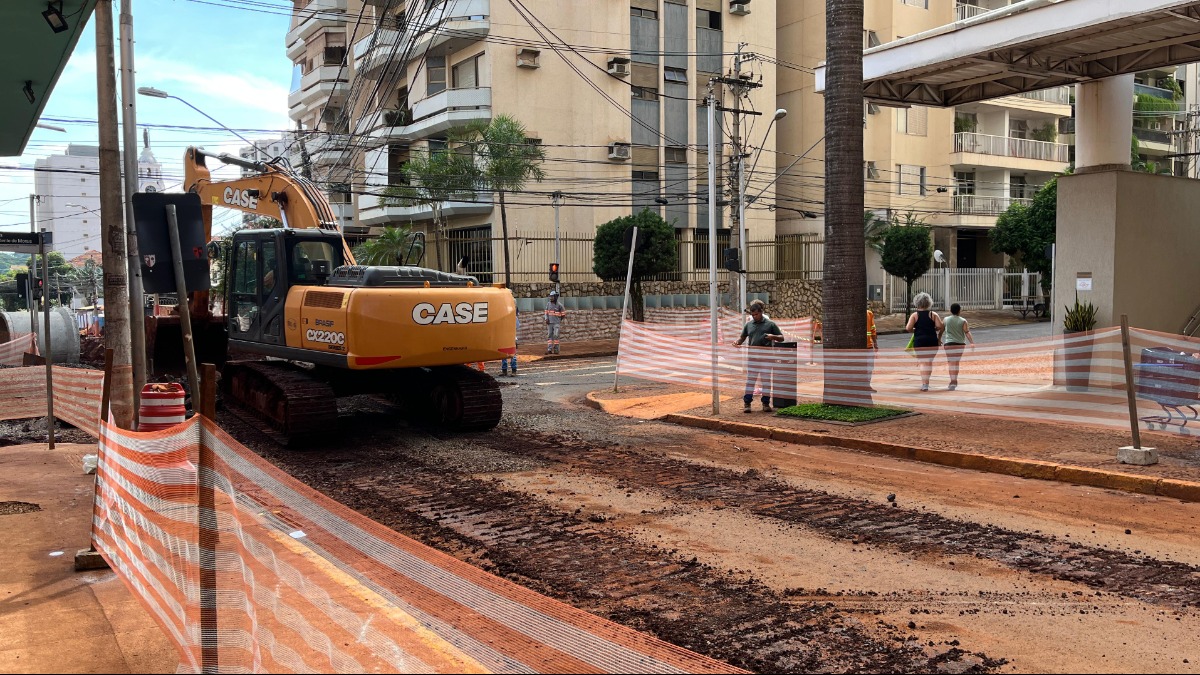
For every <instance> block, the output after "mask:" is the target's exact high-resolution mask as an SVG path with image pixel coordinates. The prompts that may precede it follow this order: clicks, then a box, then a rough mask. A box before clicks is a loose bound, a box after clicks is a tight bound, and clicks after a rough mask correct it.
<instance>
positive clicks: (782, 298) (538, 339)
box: [512, 280, 821, 345]
mask: <svg viewBox="0 0 1200 675" xmlns="http://www.w3.org/2000/svg"><path fill="white" fill-rule="evenodd" d="M553 289H554V284H550V283H544V284H542V283H538V284H513V286H512V291H513V295H514V296H516V297H518V298H545V297H546V296H548V295H549V294H550V291H551V290H553ZM718 289H719V292H720V293H722V294H725V293H728V292H729V284H727V283H722V284H719V285H718ZM749 291H750V292H751V293H766V294H768V297H770V302H769V303H768V305H767V313H769V314H770V315H771V316H772V317H774V318H779V319H800V318H804V317H809V316H811V317H820V316H821V282H820V281H808V280H787V281H752V282H750V288H749ZM559 292H560V293H561V294H562V295H563V297H571V296H573V297H587V296H614V295H624V294H625V283H624V282H621V281H609V282H599V281H598V282H594V283H565V284H561V286H560V290H559ZM642 293H643V294H644V295H689V294H695V295H704V294H707V293H708V282H707V281H648V282H645V283H643V284H642ZM708 312H709V310H708V308H707V307H695V308H691V307H689V308H661V309H658V308H653V307H648V308H646V317H647V319H649V320H651V321H653V320H655V319H656V318H665V317H666V316H669V315H678V314H681V313H685V314H686V313H691V314H696V315H697V316H707V315H708ZM526 314H527V313H526ZM526 314H522V316H521V330H520V332H519V333H518V339H519V340H520V342H521V344H524V345H534V344H544V343H545V341H546V324H545V321H544V320H543V318H542V316H541V315H540V314H538V315H535V316H527V315H526ZM620 320H621V310H619V309H591V310H573V311H572V310H568V311H567V320H566V321H565V322H564V324H563V329H562V335H561V339H562V341H563V342H581V341H585V340H610V339H616V338H617V336H618V332H619V329H620Z"/></svg>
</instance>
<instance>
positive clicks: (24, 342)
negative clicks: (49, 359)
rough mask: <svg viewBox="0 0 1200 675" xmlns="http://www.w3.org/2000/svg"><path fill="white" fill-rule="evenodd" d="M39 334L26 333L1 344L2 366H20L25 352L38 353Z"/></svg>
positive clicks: (0, 361)
mask: <svg viewBox="0 0 1200 675" xmlns="http://www.w3.org/2000/svg"><path fill="white" fill-rule="evenodd" d="M37 353H38V346H37V336H35V335H34V334H32V333H25V334H23V335H21V336H19V337H16V338H13V339H12V340H10V341H8V342H5V343H2V344H0V366H20V365H22V364H23V363H24V356H25V354H37Z"/></svg>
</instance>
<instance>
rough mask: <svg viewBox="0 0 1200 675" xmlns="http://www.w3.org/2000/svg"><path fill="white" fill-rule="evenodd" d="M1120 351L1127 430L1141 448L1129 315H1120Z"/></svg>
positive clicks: (1138, 447) (1136, 447)
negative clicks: (1123, 362) (1123, 370)
mask: <svg viewBox="0 0 1200 675" xmlns="http://www.w3.org/2000/svg"><path fill="white" fill-rule="evenodd" d="M1121 352H1122V354H1123V355H1124V357H1125V394H1126V398H1127V399H1128V401H1129V430H1130V431H1131V432H1133V447H1134V449H1135V450H1141V449H1142V431H1141V429H1139V428H1138V415H1137V392H1136V391H1134V388H1133V357H1132V356H1131V355H1130V353H1129V315H1127V314H1122V315H1121Z"/></svg>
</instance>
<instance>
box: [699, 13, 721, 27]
mask: <svg viewBox="0 0 1200 675" xmlns="http://www.w3.org/2000/svg"><path fill="white" fill-rule="evenodd" d="M696 27H697V28H708V29H711V30H721V13H720V12H710V11H708V10H707V9H698V10H696Z"/></svg>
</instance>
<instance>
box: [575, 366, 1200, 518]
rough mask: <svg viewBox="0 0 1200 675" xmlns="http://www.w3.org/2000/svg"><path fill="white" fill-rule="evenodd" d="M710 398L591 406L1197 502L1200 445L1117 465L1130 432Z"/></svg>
mask: <svg viewBox="0 0 1200 675" xmlns="http://www.w3.org/2000/svg"><path fill="white" fill-rule="evenodd" d="M711 398H712V397H711V394H710V393H707V392H697V391H686V390H683V389H682V388H680V387H674V386H670V385H660V384H642V383H639V384H633V385H626V386H624V387H622V393H620V394H614V393H613V392H611V391H609V390H602V391H596V392H592V393H591V394H589V395H588V400H589V401H590V402H591V403H592V404H593V405H594V406H595V407H597V408H599V409H601V410H603V411H605V412H608V413H610V414H614V415H622V416H627V417H635V418H640V419H661V420H663V421H666V422H671V423H675V424H681V425H684V426H690V427H695V428H700V429H709V430H714V431H724V432H727V433H733V434H739V435H744V436H752V437H756V438H769V439H772V440H776V441H779V442H783V443H797V444H801V445H822V446H830V447H837V448H844V449H847V450H851V451H860V452H869V453H875V454H883V455H888V456H892V457H897V458H900V459H908V460H913V461H919V462H929V463H933V464H941V465H944V466H952V467H958V468H964V469H973V470H977V471H987V472H991V473H1001V474H1007V475H1012V476H1020V477H1023V478H1036V479H1041V480H1056V481H1062V482H1067V483H1074V484H1079V485H1090V486H1095V487H1101V488H1109V489H1115V490H1124V491H1127V492H1136V493H1141V494H1151V495H1160V496H1165V497H1171V498H1175V499H1180V500H1183V501H1188V502H1200V447H1197V444H1196V441H1195V439H1194V438H1185V437H1180V436H1175V435H1171V434H1164V433H1157V432H1149V431H1142V444H1143V446H1145V447H1154V448H1156V449H1157V450H1158V453H1159V463H1158V464H1155V465H1151V466H1133V465H1128V464H1121V463H1119V462H1117V448H1119V447H1122V446H1126V445H1129V444H1130V441H1129V432H1127V431H1125V432H1121V431H1114V430H1107V429H1101V428H1094V427H1087V426H1082V425H1068V424H1057V423H1052V422H1038V421H1032V420H1014V419H1006V418H998V417H988V416H981V415H964V414H947V413H934V412H922V413H919V414H917V415H912V416H908V417H904V418H900V419H895V420H890V421H884V422H878V423H874V424H866V425H857V426H850V425H842V424H839V423H836V422H827V421H819V420H807V419H801V418H795V417H781V416H776V415H771V414H765V413H762V412H759V411H758V404H757V403H756V404H755V406H754V407H755V412H753V413H751V414H745V413H743V412H742V405H741V400H740V397H734V396H731V397H723V398H722V404H721V412H720V414H718V415H713V414H712V405H711Z"/></svg>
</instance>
